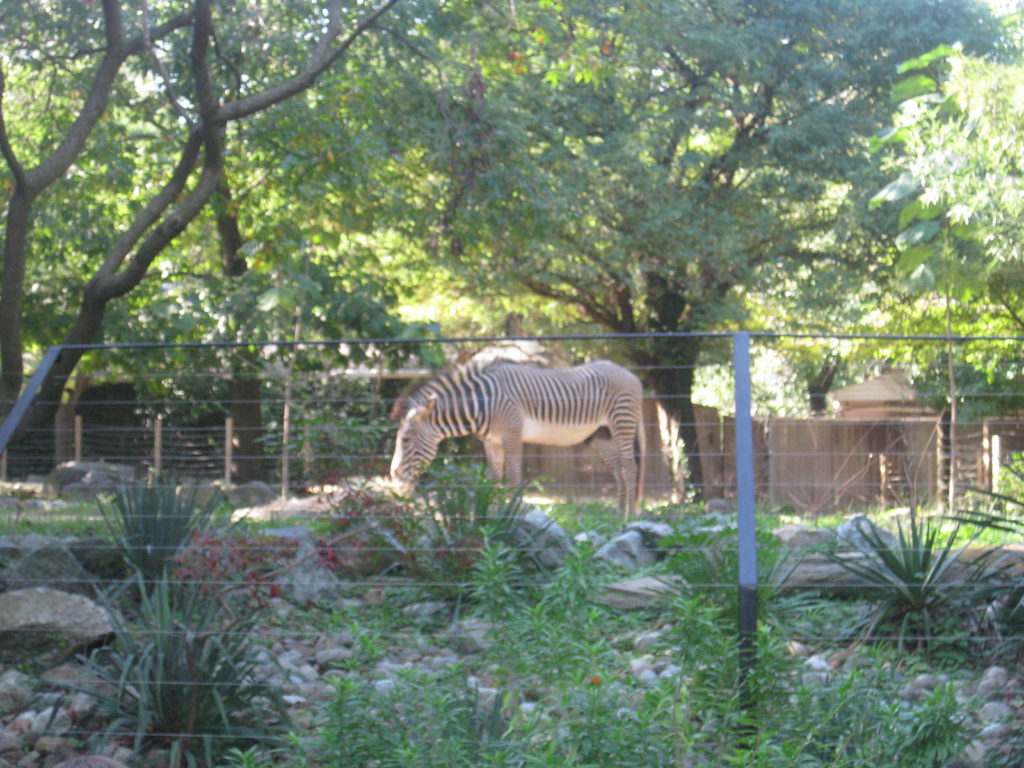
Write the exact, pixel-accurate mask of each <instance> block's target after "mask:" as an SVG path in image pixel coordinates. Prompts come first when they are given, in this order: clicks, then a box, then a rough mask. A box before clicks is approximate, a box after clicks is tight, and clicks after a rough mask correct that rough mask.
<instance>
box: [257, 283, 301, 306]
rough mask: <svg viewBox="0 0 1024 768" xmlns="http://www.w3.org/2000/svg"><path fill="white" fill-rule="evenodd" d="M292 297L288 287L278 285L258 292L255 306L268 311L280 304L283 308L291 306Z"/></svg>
mask: <svg viewBox="0 0 1024 768" xmlns="http://www.w3.org/2000/svg"><path fill="white" fill-rule="evenodd" d="M294 298H295V297H294V295H293V294H292V290H291V289H290V288H288V287H286V286H282V285H278V286H275V287H273V288H271V289H269V290H267V291H264V292H263V293H262V294H260V297H259V299H258V300H257V302H256V306H257V307H259V309H260V311H261V312H270V311H272V310H274V309H276V308H277V307H278V306H281V305H283V306H284V307H285V308H288V307H291V306H292V304H293V302H294Z"/></svg>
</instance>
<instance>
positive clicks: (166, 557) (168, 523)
mask: <svg viewBox="0 0 1024 768" xmlns="http://www.w3.org/2000/svg"><path fill="white" fill-rule="evenodd" d="M217 506H218V500H217V499H216V498H215V497H214V498H211V499H209V500H207V501H205V502H202V501H201V500H200V499H199V495H198V489H197V488H195V487H194V486H192V487H181V488H178V487H176V486H175V484H174V483H169V484H161V485H157V484H155V483H149V484H146V485H130V486H121V487H118V488H117V489H116V490H115V493H114V497H113V500H112V501H111V502H109V503H106V502H103V501H100V502H99V507H100V512H101V513H102V515H103V519H104V520H105V521H106V524H107V527H108V529H109V530H110V533H111V535H112V536H113V538H114V541H115V542H117V545H118V547H119V548H120V549H121V551H122V552H123V553H124V557H125V559H126V560H127V561H128V562H129V563H130V564H131V565H132V566H133V567H134V568H135V569H136V570H137V571H139V572H140V573H141V574H142V575H143V577H144V578H145V580H146V581H154V580H156V579H159V578H160V576H161V575H162V574H163V573H164V571H165V570H166V569H167V568H168V567H169V565H170V560H171V558H172V557H174V555H176V554H177V553H178V552H179V551H180V550H181V549H182V548H183V547H184V546H185V545H186V544H188V543H189V541H191V539H192V536H193V534H194V533H196V532H197V531H201V530H203V529H205V528H206V527H207V525H208V524H209V522H210V520H211V518H212V517H213V514H214V512H215V511H216V509H217Z"/></svg>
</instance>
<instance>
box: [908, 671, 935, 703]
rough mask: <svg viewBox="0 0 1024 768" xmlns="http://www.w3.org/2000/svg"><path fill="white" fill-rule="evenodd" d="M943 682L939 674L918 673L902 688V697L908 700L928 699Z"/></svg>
mask: <svg viewBox="0 0 1024 768" xmlns="http://www.w3.org/2000/svg"><path fill="white" fill-rule="evenodd" d="M942 682H943V681H942V678H941V677H939V676H938V675H930V674H922V675H918V676H917V677H915V678H914V679H913V680H911V681H910V682H909V683H907V684H906V685H904V686H903V687H902V688H901V689H900V698H902V699H904V700H906V701H914V700H916V699H926V698H928V697H929V696H930V695H931V694H932V691H934V690H935V689H936V688H938V687H939V685H940V684H941V683H942Z"/></svg>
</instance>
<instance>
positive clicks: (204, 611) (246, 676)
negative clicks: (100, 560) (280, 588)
mask: <svg viewBox="0 0 1024 768" xmlns="http://www.w3.org/2000/svg"><path fill="white" fill-rule="evenodd" d="M139 580H140V584H139V588H140V589H139V594H140V595H141V601H140V602H139V605H138V618H137V619H136V620H135V621H133V622H129V621H127V620H126V619H124V618H122V616H121V614H120V613H119V612H118V610H117V609H116V608H115V606H114V605H113V604H112V603H111V602H109V598H108V602H107V603H106V605H105V608H106V609H107V613H108V615H109V617H110V620H111V623H112V625H113V627H114V641H113V643H112V644H111V645H110V646H107V647H103V648H99V649H97V650H95V651H93V652H92V654H90V655H89V656H88V657H87V658H84V659H83V662H84V663H85V664H86V667H87V669H88V672H89V675H90V676H91V677H92V678H94V679H95V681H96V682H95V684H93V685H88V686H86V690H87V691H88V692H89V693H91V694H92V695H93V696H95V697H96V698H97V700H98V701H99V707H98V716H99V717H100V718H102V723H103V726H104V727H103V729H102V730H100V731H99V733H98V735H97V737H96V738H97V740H98V741H99V742H100V745H102V743H104V742H106V741H109V740H111V739H115V738H120V737H127V738H129V739H130V740H131V741H130V743H131V745H132V748H133V749H134V750H135V751H136V752H137V753H140V752H142V751H144V750H146V749H148V748H151V747H154V746H157V747H161V748H167V749H169V750H170V765H171V766H172V768H180V767H181V766H188V768H212V766H214V765H216V764H217V760H218V758H219V756H220V755H222V754H223V753H225V751H226V750H228V749H230V748H232V747H242V748H244V747H249V746H252V745H253V744H256V745H259V746H264V747H265V746H271V745H273V744H274V743H275V740H279V739H280V737H281V736H282V735H283V733H284V731H285V729H286V728H287V719H286V714H285V708H284V704H283V702H282V701H281V699H280V696H279V694H278V692H277V691H276V690H275V689H274V688H273V687H272V686H270V685H268V684H266V683H263V682H260V674H259V672H258V670H257V656H256V654H255V652H254V651H255V648H254V647H253V643H252V634H251V633H252V632H253V631H254V629H255V628H256V626H257V624H258V621H259V617H258V615H256V614H253V613H250V614H248V615H246V616H243V617H235V616H232V615H230V613H226V612H225V609H224V604H223V602H222V600H221V599H220V597H219V596H213V595H209V594H206V593H204V592H203V590H202V589H201V588H200V587H201V585H199V584H196V583H192V582H187V581H176V580H171V579H168V578H166V577H160V578H158V579H157V580H156V581H155V582H145V583H142V578H141V575H140V579H139ZM277 743H280V741H278V742H277Z"/></svg>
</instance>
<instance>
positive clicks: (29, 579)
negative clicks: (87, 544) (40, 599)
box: [0, 543, 95, 596]
mask: <svg viewBox="0 0 1024 768" xmlns="http://www.w3.org/2000/svg"><path fill="white" fill-rule="evenodd" d="M93 582H94V580H93V577H92V576H91V575H90V574H89V572H88V571H86V570H85V569H84V568H83V567H82V565H81V563H79V562H78V560H77V559H76V558H75V556H74V555H72V554H71V552H70V551H69V550H68V549H67V547H65V546H64V545H63V544H59V543H58V544H50V545H47V546H44V547H40V548H38V549H29V550H27V551H24V553H23V554H22V556H21V557H20V558H18V559H16V560H14V561H13V562H11V563H10V564H8V565H7V567H6V568H4V569H3V570H2V571H0V587H2V588H3V589H4V590H16V589H28V588H31V587H52V588H53V589H59V590H61V591H63V592H74V593H76V594H80V595H89V596H92V595H93V594H95V589H94V586H93Z"/></svg>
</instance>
